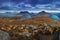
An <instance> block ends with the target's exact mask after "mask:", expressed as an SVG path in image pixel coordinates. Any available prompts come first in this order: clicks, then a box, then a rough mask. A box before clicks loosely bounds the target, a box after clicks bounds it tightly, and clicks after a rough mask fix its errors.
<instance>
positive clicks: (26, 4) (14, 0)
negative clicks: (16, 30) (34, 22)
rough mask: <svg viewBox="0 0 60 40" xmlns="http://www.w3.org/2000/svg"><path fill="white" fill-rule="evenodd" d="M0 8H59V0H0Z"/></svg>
mask: <svg viewBox="0 0 60 40" xmlns="http://www.w3.org/2000/svg"><path fill="white" fill-rule="evenodd" d="M0 10H15V11H16V10H60V0H0Z"/></svg>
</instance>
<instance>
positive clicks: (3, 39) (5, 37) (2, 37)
mask: <svg viewBox="0 0 60 40" xmlns="http://www.w3.org/2000/svg"><path fill="white" fill-rule="evenodd" d="M0 40H10V36H9V34H8V33H7V32H4V31H1V30H0Z"/></svg>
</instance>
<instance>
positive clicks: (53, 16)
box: [51, 15, 60, 20]
mask: <svg viewBox="0 0 60 40" xmlns="http://www.w3.org/2000/svg"><path fill="white" fill-rule="evenodd" d="M51 18H52V19H54V20H60V18H59V17H58V16H57V15H52V16H51Z"/></svg>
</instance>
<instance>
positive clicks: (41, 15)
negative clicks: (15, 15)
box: [33, 11, 52, 18]
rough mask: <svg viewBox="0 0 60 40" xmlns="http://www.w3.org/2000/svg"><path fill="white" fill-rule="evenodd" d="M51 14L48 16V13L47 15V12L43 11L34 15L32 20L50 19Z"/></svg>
mask: <svg viewBox="0 0 60 40" xmlns="http://www.w3.org/2000/svg"><path fill="white" fill-rule="evenodd" d="M51 15H52V14H50V13H47V12H45V11H42V12H39V13H38V14H37V15H35V16H34V17H33V18H38V17H39V18H43V17H45V18H46V17H49V18H50V16H51Z"/></svg>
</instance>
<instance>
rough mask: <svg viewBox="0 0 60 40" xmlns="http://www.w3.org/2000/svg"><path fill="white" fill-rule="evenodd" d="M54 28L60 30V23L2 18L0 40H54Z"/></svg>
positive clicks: (45, 19)
mask: <svg viewBox="0 0 60 40" xmlns="http://www.w3.org/2000/svg"><path fill="white" fill-rule="evenodd" d="M54 28H57V30H59V29H60V22H59V21H56V20H53V19H50V18H31V19H27V20H20V19H9V18H0V35H1V36H0V40H45V39H46V40H48V39H49V40H52V34H53V30H54ZM43 38H45V39H43Z"/></svg>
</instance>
